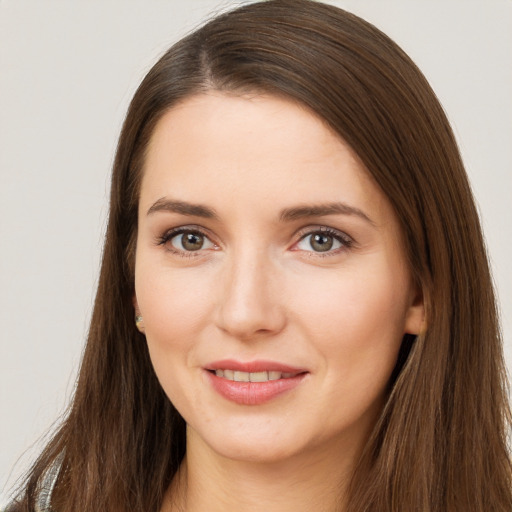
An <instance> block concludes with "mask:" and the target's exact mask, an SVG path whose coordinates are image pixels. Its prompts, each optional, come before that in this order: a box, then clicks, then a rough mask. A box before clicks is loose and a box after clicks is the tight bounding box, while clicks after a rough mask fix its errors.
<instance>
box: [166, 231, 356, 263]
mask: <svg viewBox="0 0 512 512" xmlns="http://www.w3.org/2000/svg"><path fill="white" fill-rule="evenodd" d="M184 233H190V234H195V235H201V236H203V237H205V238H207V239H208V240H210V241H211V239H210V236H209V235H208V234H207V233H206V232H205V231H203V230H202V229H200V228H198V227H197V226H182V227H179V228H174V229H170V230H169V231H166V232H165V233H164V234H163V235H162V236H159V237H158V238H157V245H161V246H166V249H167V250H168V251H169V252H172V253H173V254H176V255H177V256H180V257H182V258H194V257H198V256H200V253H201V249H199V250H197V251H182V250H179V249H176V248H174V247H173V246H172V245H171V244H169V243H168V242H170V241H171V240H172V239H173V238H174V237H176V236H178V235H181V234H184ZM316 234H322V235H327V236H331V237H332V238H334V239H335V240H336V241H338V242H339V243H340V244H341V247H339V248H337V249H334V250H328V251H325V252H321V251H313V250H311V251H302V252H304V253H306V254H307V255H308V257H312V258H313V257H314V258H318V257H320V258H326V257H328V256H332V255H334V254H338V253H340V252H343V251H347V250H349V249H351V248H352V247H353V245H354V240H353V239H352V238H351V237H350V236H348V235H347V234H346V233H343V232H342V231H338V230H337V229H333V228H329V227H327V226H318V227H308V228H304V229H302V230H301V231H300V232H299V233H298V236H299V240H298V241H297V242H295V243H294V244H293V245H294V246H296V245H297V244H299V243H300V242H302V241H303V240H304V239H306V238H307V237H308V236H313V235H316ZM212 243H213V244H214V245H215V246H216V244H215V243H214V242H212ZM292 250H295V251H299V250H300V249H292Z"/></svg>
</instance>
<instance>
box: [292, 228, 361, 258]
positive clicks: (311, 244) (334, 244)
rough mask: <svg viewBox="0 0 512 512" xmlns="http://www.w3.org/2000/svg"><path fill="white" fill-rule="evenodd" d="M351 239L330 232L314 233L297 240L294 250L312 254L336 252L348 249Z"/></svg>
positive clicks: (341, 234)
mask: <svg viewBox="0 0 512 512" xmlns="http://www.w3.org/2000/svg"><path fill="white" fill-rule="evenodd" d="M351 243H352V242H351V239H350V238H348V236H346V235H344V234H343V233H341V232H337V231H336V232H335V233H331V232H330V231H323V230H322V231H315V232H313V233H309V234H308V235H306V236H304V237H303V238H301V239H300V240H299V242H298V243H297V245H296V248H297V249H298V250H301V251H306V252H312V253H315V252H316V253H322V252H323V253H327V252H333V253H334V252H336V251H337V250H338V249H342V248H344V247H345V248H349V247H350V246H351Z"/></svg>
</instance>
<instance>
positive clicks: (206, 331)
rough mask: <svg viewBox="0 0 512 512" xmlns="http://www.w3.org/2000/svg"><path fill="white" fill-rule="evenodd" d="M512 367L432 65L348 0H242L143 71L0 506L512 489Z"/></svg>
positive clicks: (190, 507)
mask: <svg viewBox="0 0 512 512" xmlns="http://www.w3.org/2000/svg"><path fill="white" fill-rule="evenodd" d="M134 319H135V320H134ZM505 390H506V382H505V376H504V368H503V360H502V353H501V344H500V338H499V330H498V325H497V319H496V311H495V302H494V297H493V291H492V285H491V279H490V275H489V270H488V264H487V259H486V254H485V250H484V246H483V241H482V235H481V231H480V226H479V221H478V216H477V213H476V210H475V206H474V203H473V200H472V196H471V191H470V188H469V185H468V182H467V178H466V175H465V172H464V169H463V166H462V163H461V160H460V157H459V154H458V151H457V148H456V144H455V141H454V137H453V134H452V132H451V130H450V127H449V125H448V122H447V120H446V117H445V115H444V113H443V111H442V109H441V107H440V105H439V103H438V102H437V100H436V98H435V96H434V94H433V92H432V91H431V89H430V87H429V85H428V84H427V83H426V81H425V79H424V77H423V76H422V75H421V73H420V72H419V71H418V69H417V68H416V67H415V66H414V64H413V63H412V62H411V61H410V59H409V58H408V57H407V56H406V55H405V54H404V53H403V52H402V51H401V50H400V49H399V48H398V47H397V46H396V45H395V44H394V43H393V42H392V41H390V40H389V39H388V38H387V37H386V36H385V35H383V34H382V33H381V32H379V31H378V30H377V29H375V28H374V27H373V26H371V25H369V24H367V23H365V22H364V21H362V20H360V19H358V18H357V17H355V16H353V15H350V14H348V13H346V12H344V11H341V10H339V9H336V8H334V7H329V6H326V5H323V4H320V3H317V2H308V1H303V0H298V1H297V0H293V1H291V0H275V1H269V2H263V3H258V4H253V5H248V6H245V7H242V8H240V9H238V10H236V11H233V12H231V13H227V14H225V15H222V16H219V17H218V18H216V19H214V20H212V21H211V22H210V23H208V24H207V25H205V26H204V27H203V28H201V29H199V30H197V31H196V32H194V33H193V34H191V35H190V36H188V37H186V38H185V39H183V40H182V41H180V42H179V43H178V44H177V45H175V46H174V47H173V48H171V49H170V50H169V52H168V53H166V54H165V55H164V56H163V57H162V59H161V60H160V61H159V62H158V63H157V64H156V65H155V66H154V67H153V69H152V70H151V71H150V72H149V74H148V75H147V77H146V78H145V79H144V81H143V83H142V84H141V86H140V87H139V89H138V91H137V93H136V94H135V97H134V99H133V101H132V103H131V106H130V109H129V111H128V114H127V118H126V121H125V124H124V127H123V130H122V133H121V137H120V140H119V145H118V150H117V156H116V161H115V164H114V172H113V179H112V191H111V209H110V217H109V225H108V230H107V239H106V244H105V251H104V256H103V264H102V270H101V276H100V282H99V287H98V293H97V299H96V303H95V309H94V314H93V318H92V322H91V328H90V333H89V340H88V344H87V347H86V351H85V354H84V359H83V363H82V367H81V371H80V376H79V382H78V386H77V390H76V393H75V397H74V400H73V403H72V406H71V409H70V413H69V416H68V418H67V419H66V420H65V422H64V423H63V425H62V427H61V428H60V430H59V431H58V432H57V434H56V435H55V437H54V438H53V440H52V441H51V442H50V443H49V445H48V446H47V448H46V449H45V451H44V452H43V454H42V455H41V457H40V459H39V460H38V462H37V463H36V464H35V466H34V468H33V470H32V472H31V474H30V475H29V477H28V480H27V484H26V487H25V489H24V493H23V494H22V495H21V496H20V499H19V503H18V504H17V505H14V507H13V509H14V510H34V509H37V507H39V509H41V508H42V509H45V508H46V509H49V507H50V503H51V509H52V510H55V511H57V512H64V511H71V510H82V511H89V510H91V511H92V510H95V511H97V510H106V511H109V510H112V511H114V510H116V511H117V510H162V511H171V510H172V511H177V510H186V511H188V512H194V511H197V510H220V509H221V508H222V509H223V510H224V509H236V510H255V509H265V510H279V511H285V510H294V511H300V510H322V511H324V510H325V511H331V510H332V511H344V512H345V511H362V510H365V511H376V512H377V511H379V512H382V511H405V510H407V511H414V510H417V511H422V512H423V511H432V512H433V511H443V512H445V511H450V512H451V511H465V512H467V511H475V512H476V511H482V510H497V511H505V510H507V511H508V510H510V509H511V507H512V496H511V491H510V489H511V478H510V457H509V454H508V452H507V446H506V435H507V433H508V428H509V426H510V411H509V407H508V403H507V397H506V392H505Z"/></svg>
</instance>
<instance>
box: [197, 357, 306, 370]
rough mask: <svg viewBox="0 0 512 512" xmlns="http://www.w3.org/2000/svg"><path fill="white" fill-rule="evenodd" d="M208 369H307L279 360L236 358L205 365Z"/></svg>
mask: <svg viewBox="0 0 512 512" xmlns="http://www.w3.org/2000/svg"><path fill="white" fill-rule="evenodd" d="M205 368H206V369H207V370H211V371H215V370H233V371H238V372H247V373H256V372H265V371H269V372H281V373H295V374H298V373H304V372H306V371H307V370H306V369H304V368H298V367H294V366H290V365H288V364H283V363H279V362H277V361H264V360H256V361H247V362H245V361H236V360H235V359H223V360H221V361H214V362H212V363H210V364H208V365H207V366H206V367H205Z"/></svg>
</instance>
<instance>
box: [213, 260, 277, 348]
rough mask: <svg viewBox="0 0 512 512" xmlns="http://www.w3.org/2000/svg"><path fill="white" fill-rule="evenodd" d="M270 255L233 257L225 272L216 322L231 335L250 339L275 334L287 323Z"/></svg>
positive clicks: (241, 338)
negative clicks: (268, 256)
mask: <svg viewBox="0 0 512 512" xmlns="http://www.w3.org/2000/svg"><path fill="white" fill-rule="evenodd" d="M276 270H277V269H275V265H273V264H272V262H271V261H270V260H269V258H267V257H262V256H260V257H258V256H254V255H246V256H245V257H244V256H240V257H238V258H233V261H231V262H230V263H229V264H228V265H227V266H226V268H225V269H224V273H223V282H222V284H221V286H220V297H219V299H220V300H219V304H218V309H217V319H216V320H217V326H218V327H219V328H220V329H221V330H222V331H224V332H226V333H228V334H229V335H230V336H233V337H236V338H238V339H240V340H251V339H255V338H261V337H263V336H273V335H276V334H278V333H279V332H281V331H282V330H283V329H284V327H285V325H286V312H285V308H284V304H283V302H284V301H283V292H282V287H281V286H280V284H281V281H280V279H279V277H278V275H277V274H278V273H277V271H276Z"/></svg>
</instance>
